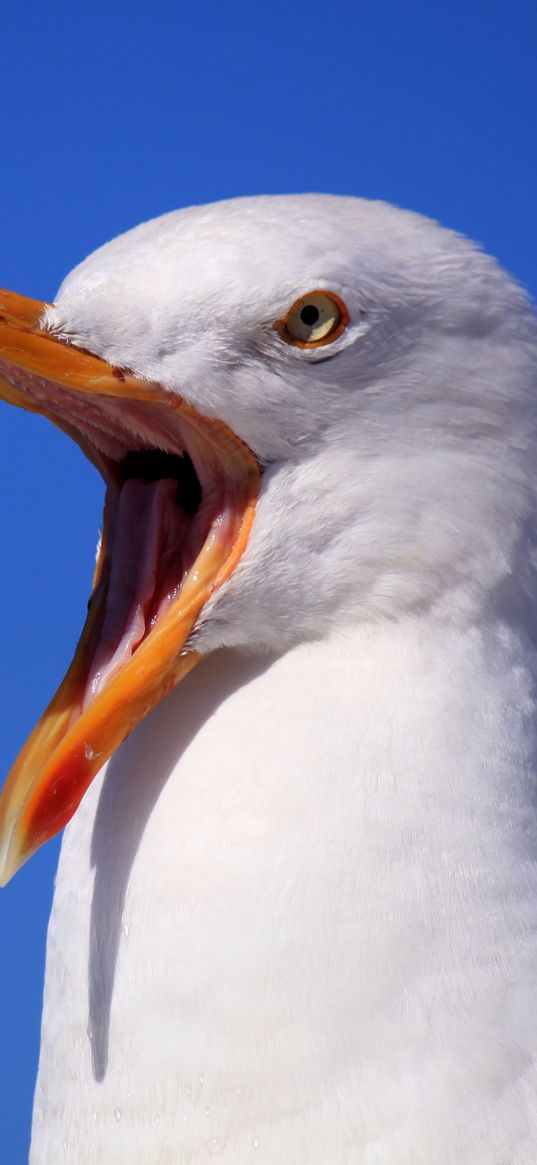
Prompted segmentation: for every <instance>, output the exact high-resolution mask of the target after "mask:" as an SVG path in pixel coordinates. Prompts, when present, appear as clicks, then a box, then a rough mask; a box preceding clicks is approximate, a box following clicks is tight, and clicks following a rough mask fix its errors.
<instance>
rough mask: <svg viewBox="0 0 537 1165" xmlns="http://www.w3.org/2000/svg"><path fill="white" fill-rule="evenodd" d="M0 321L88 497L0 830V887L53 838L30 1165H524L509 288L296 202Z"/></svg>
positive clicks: (517, 587) (343, 205) (22, 375)
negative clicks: (89, 532)
mask: <svg viewBox="0 0 537 1165" xmlns="http://www.w3.org/2000/svg"><path fill="white" fill-rule="evenodd" d="M0 317H1V318H0V393H1V395H2V398H3V399H5V400H7V401H8V402H10V403H12V404H15V405H18V406H21V407H22V408H26V409H28V410H30V411H34V412H37V413H40V414H43V415H44V416H46V417H48V418H49V419H50V420H51V421H52V422H53V423H54V424H56V425H58V426H60V428H62V429H63V430H64V431H65V432H66V433H67V434H68V435H69V436H70V437H72V438H73V439H74V440H75V441H77V442H78V444H79V445H80V446H81V448H82V450H83V452H84V453H85V455H86V456H87V457H89V459H90V460H91V461H92V462H93V463H94V465H95V466H96V468H97V470H98V471H99V472H100V473H101V475H102V477H103V479H104V482H105V486H106V499H105V507H104V518H103V523H102V532H101V537H100V541H99V548H98V552H97V561H96V567H95V578H94V582H93V589H92V593H91V598H90V602H89V608H88V614H87V619H86V623H85V626H84V629H83V631H82V635H81V638H80V641H79V644H78V647H77V649H76V652H75V656H74V660H73V663H72V665H71V667H70V669H69V671H68V673H67V676H66V678H65V680H64V681H63V683H62V685H61V687H60V689H59V691H58V693H57V695H56V696H55V697H54V698H53V700H52V702H51V704H50V705H49V707H48V709H47V711H46V712H45V714H44V716H43V718H42V719H41V720H40V722H39V723H38V725H37V727H36V728H35V729H34V732H33V733H32V735H31V736H30V738H29V741H28V742H27V744H26V745H25V746H24V748H23V749H22V752H21V753H20V755H19V757H18V759H17V760H16V762H15V764H14V766H13V769H12V771H11V773H10V775H9V777H8V779H7V782H6V785H5V788H4V791H3V794H2V799H1V802H0V836H1V843H0V867H1V871H2V880H3V882H6V881H8V880H9V878H10V877H12V875H13V874H14V873H15V872H16V870H17V869H18V868H19V866H20V865H21V864H22V863H23V862H24V861H26V860H27V859H28V858H29V857H30V856H31V855H32V853H33V852H34V851H35V850H36V848H37V847H38V846H40V845H41V844H42V843H43V842H45V841H46V840H47V839H48V838H50V837H51V836H53V835H54V834H55V833H57V832H58V831H59V830H60V829H62V828H63V827H64V826H65V825H66V824H67V822H69V824H68V826H67V829H66V830H65V834H64V838H63V844H62V850H61V857H60V864H59V870H58V875H57V881H56V888H55V895H54V904H53V909H52V915H51V920H50V925H49V932H48V943H47V967H46V981H45V993H44V1009H43V1021H42V1038H41V1052H40V1062H39V1071H38V1079H37V1086H36V1094H35V1103H34V1116H33V1130H32V1146H31V1151H30V1161H31V1165H59V1163H60V1162H62V1163H64V1165H65V1163H67V1165H98V1163H100V1162H103V1163H107V1162H114V1165H127V1163H128V1165H187V1163H189V1165H190V1163H192V1165H198V1163H199V1165H202V1163H204V1162H209V1161H210V1160H212V1159H213V1157H214V1158H215V1159H217V1160H219V1161H221V1162H222V1165H276V1163H277V1165H306V1163H307V1165H535V1161H536V1160H537V1067H536V1057H537V1006H536V995H537V809H536V792H535V789H536V786H535V752H536V743H537V741H536V732H537V729H536V723H537V720H536V715H535V713H536V697H535V680H536V673H537V667H536V655H535V651H536V634H535V631H536V626H537V623H536V619H535V597H536V577H535V571H536V565H537V544H536V533H535V516H536V485H537V468H536V467H537V434H536V425H535V389H536V386H537V330H536V321H535V318H534V316H533V313H532V310H531V307H530V304H529V301H528V298H527V296H526V294H525V293H524V292H523V290H521V288H520V287H519V286H518V285H517V284H516V283H515V282H514V280H513V279H511V278H510V277H509V276H507V275H506V274H505V273H503V272H502V271H501V270H500V268H499V267H498V266H497V265H496V263H495V261H494V260H493V259H492V258H490V257H488V256H487V255H486V254H484V253H483V252H482V251H481V250H480V249H478V248H477V247H476V246H475V245H474V244H472V243H470V242H468V241H467V240H466V239H464V238H462V237H461V236H460V235H458V234H455V233H453V232H451V231H449V230H445V229H443V228H442V227H440V226H438V225H437V224H436V223H435V222H432V221H430V220H428V219H426V218H424V217H421V216H420V215H417V214H414V213H410V212H408V211H402V210H399V209H397V208H394V207H392V206H389V205H387V204H384V203H381V202H369V201H366V200H361V199H355V198H350V197H349V198H343V197H332V196H328V195H296V196H274V197H255V198H243V199H235V200H230V201H227V202H221V203H217V204H214V205H209V206H200V207H192V208H189V209H186V210H180V211H177V212H174V213H171V214H167V215H164V216H163V217H160V218H157V219H156V220H154V221H152V222H148V223H145V224H143V225H141V226H139V227H137V228H136V229H134V230H131V231H128V232H127V233H126V234H124V235H122V236H121V237H119V238H117V239H115V240H114V241H112V242H110V243H108V244H107V245H106V246H104V247H102V248H100V249H99V250H97V251H96V252H95V253H94V254H93V255H91V256H90V257H89V258H88V259H86V260H85V261H84V262H83V263H82V264H81V265H80V266H78V267H77V268H76V269H75V270H74V271H73V272H72V273H71V274H70V275H69V276H68V277H67V279H66V280H65V281H64V283H63V284H62V286H61V288H60V291H59V293H58V296H57V298H56V301H55V303H54V304H43V303H41V302H39V301H36V300H31V299H26V298H23V297H22V296H19V295H16V294H14V293H10V292H2V293H1V295H0ZM66 488H69V487H68V486H67V485H66Z"/></svg>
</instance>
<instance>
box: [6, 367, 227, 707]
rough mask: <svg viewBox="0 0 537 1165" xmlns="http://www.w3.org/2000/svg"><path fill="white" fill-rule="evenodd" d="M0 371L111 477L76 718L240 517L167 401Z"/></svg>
mask: <svg viewBox="0 0 537 1165" xmlns="http://www.w3.org/2000/svg"><path fill="white" fill-rule="evenodd" d="M3 371H4V370H3V368H2V363H1V361H0V373H2V372H3ZM4 375H5V377H6V379H9V381H11V383H13V384H15V385H16V387H19V388H22V389H23V390H24V391H25V392H26V393H27V394H28V395H29V396H30V397H32V398H33V399H35V400H36V401H38V402H39V403H40V404H42V405H43V406H44V407H45V408H46V409H47V411H48V412H49V413H51V414H54V415H56V416H57V417H58V419H59V420H61V421H67V422H68V424H69V425H70V426H71V427H72V429H74V430H77V431H78V433H79V434H80V436H81V438H82V442H83V444H84V447H85V449H86V452H87V453H88V455H89V456H91V458H92V460H94V462H95V463H96V465H97V466H98V468H100V470H101V472H102V474H103V476H104V478H105V481H106V482H107V487H108V489H107V500H106V506H105V540H106V557H105V560H104V563H103V568H102V571H101V578H100V581H99V584H98V588H97V592H96V593H95V596H94V599H93V600H92V601H98V603H99V616H98V619H97V621H96V625H95V627H94V628H93V631H92V633H91V638H90V641H89V644H88V654H87V658H88V661H89V662H88V675H87V681H86V684H85V691H84V696H83V700H82V702H81V705H80V706H79V708H78V709H76V710H75V709H74V710H73V718H76V716H78V715H79V714H80V711H82V709H83V708H85V707H87V705H88V704H89V703H90V702H91V701H92V700H93V699H94V698H95V696H97V695H98V694H99V693H100V692H101V691H102V689H103V687H104V686H105V685H106V684H107V683H108V682H109V680H110V679H111V678H112V676H113V675H115V674H116V672H118V671H119V670H120V669H121V668H122V667H123V666H124V665H125V664H126V663H127V662H128V660H129V659H130V658H131V657H132V655H133V654H134V652H135V651H136V650H137V648H138V647H139V646H140V644H141V643H142V642H143V641H144V639H146V638H147V636H148V635H149V634H150V632H151V630H152V629H153V627H154V626H155V624H156V623H157V622H158V620H159V619H161V618H162V616H163V615H164V614H165V612H166V611H167V610H168V608H169V607H170V604H171V603H173V601H174V599H175V598H176V597H177V595H178V593H179V591H180V590H181V587H182V585H183V583H184V581H185V578H186V576H187V574H188V573H189V571H190V570H191V568H192V567H193V565H194V563H195V561H196V559H197V557H198V555H199V554H200V552H201V550H202V548H203V545H204V543H205V542H206V540H207V538H208V537H209V534H210V531H211V527H213V526H220V527H222V525H224V526H226V525H227V523H228V520H230V521H231V522H232V524H235V523H236V521H237V514H235V513H234V512H233V499H232V498H231V499H230V498H228V497H227V496H226V486H225V483H224V481H223V480H222V476H221V471H219V468H218V466H216V465H215V461H214V456H213V455H212V453H211V450H210V449H209V447H208V445H207V442H205V441H204V440H202V439H200V437H199V434H196V433H193V432H192V431H187V428H186V427H185V424H184V422H183V421H182V420H181V418H180V417H179V416H178V415H177V412H176V411H175V410H173V409H172V408H170V407H169V406H167V405H158V404H153V403H149V402H143V403H140V402H134V401H125V400H124V399H121V398H115V397H103V396H101V397H98V396H93V397H88V396H84V395H83V394H81V393H78V392H74V391H71V390H69V389H65V388H61V387H59V386H57V385H54V384H52V383H51V382H50V381H46V380H43V379H42V378H40V377H37V376H35V375H33V374H30V373H27V372H23V371H20V370H17V369H14V368H12V367H9V368H8V367H7V366H6V369H5V372H4ZM188 428H189V427H188Z"/></svg>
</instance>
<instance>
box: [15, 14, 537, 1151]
mask: <svg viewBox="0 0 537 1165" xmlns="http://www.w3.org/2000/svg"><path fill="white" fill-rule="evenodd" d="M2 40H3V53H2V118H1V120H0V150H1V158H2V183H1V205H2V214H1V217H0V233H1V252H0V253H1V257H2V271H1V273H0V285H3V286H5V287H9V288H12V289H14V290H17V291H20V292H23V293H26V294H28V295H31V296H35V297H37V298H44V299H49V298H52V297H53V296H54V292H55V290H56V288H57V286H58V284H59V282H60V280H61V278H62V276H63V275H64V274H65V273H66V272H67V271H68V270H69V269H70V268H71V267H72V266H73V265H74V264H75V263H77V262H78V261H79V260H80V259H82V258H83V257H84V255H86V254H87V253H88V252H89V251H91V250H92V249H93V248H94V247H96V246H97V245H98V244H100V243H102V242H104V241H105V240H107V239H109V238H111V237H112V236H113V235H115V234H117V233H119V232H120V231H122V230H125V229H126V228H128V227H130V226H133V225H134V224H135V223H137V222H139V221H141V220H143V219H147V218H151V217H153V216H154V215H156V214H160V213H162V212H163V211H166V210H170V209H172V208H174V207H177V206H183V205H188V204H189V203H193V202H205V201H212V200H213V199H218V198H224V197H230V196H232V195H238V194H255V193H271V192H288V191H304V190H316V191H317V190H320V191H330V192H334V193H348V194H358V195H363V196H366V197H370V198H383V199H387V200H388V201H391V202H395V203H397V204H399V205H401V206H405V207H409V208H412V209H414V210H419V211H422V212H423V213H425V214H429V215H431V216H433V217H434V218H438V219H440V220H441V221H442V222H444V223H445V224H446V225H448V226H450V227H454V228H456V229H458V230H460V231H463V232H464V233H465V234H468V235H470V236H472V237H474V238H476V239H478V240H479V241H480V242H481V243H482V244H483V246H484V247H486V249H487V250H490V251H491V252H493V253H494V254H496V255H497V256H498V258H499V259H500V261H501V262H502V264H503V265H504V266H506V267H507V268H508V269H509V270H511V271H512V272H513V273H514V274H515V275H517V276H518V278H520V279H521V280H522V281H523V282H524V283H525V284H526V285H527V286H528V287H529V289H530V291H532V293H533V294H534V295H535V294H536V293H537V246H536V231H535V215H536V207H537V154H536V142H537V125H536V120H537V115H536V110H537V8H536V6H535V0H527V2H522V0H512V2H511V3H510V4H508V5H507V4H503V3H498V2H496V0H486V2H485V0H483V2H480V0H474V2H473V3H468V0H463V2H461V0H452V2H451V3H450V4H445V3H442V4H440V3H434V2H433V3H431V2H430V0H429V2H428V3H425V2H424V3H418V2H416V0H406V2H405V3H402V2H394V0H375V2H374V3H373V4H371V3H370V4H367V5H364V4H359V3H358V2H357V0H352V2H348V3H338V2H337V0H334V2H333V3H332V4H326V3H320V2H318V0H311V2H310V3H307V4H298V3H294V4H293V3H285V4H284V3H282V2H281V0H271V3H270V4H256V3H252V0H240V2H235V0H230V2H229V3H227V4H216V3H204V0H198V2H197V3H196V4H183V3H181V0H173V2H170V3H162V2H161V0H154V2H153V4H152V5H151V6H148V5H146V4H142V3H139V2H138V0H129V3H125V2H118V3H114V4H110V3H108V4H105V3H103V2H102V0H93V2H92V4H91V5H90V4H85V3H83V2H82V3H79V4H71V3H70V4H67V3H57V2H56V3H55V2H54V0H52V2H49V3H48V4H47V5H43V4H37V3H36V0H29V2H28V3H26V4H24V5H21V6H19V12H18V13H17V12H16V10H15V5H9V6H7V7H6V8H5V10H4V12H3V14H2ZM0 423H1V425H2V443H1V450H2V456H1V458H0V529H1V531H2V545H3V562H4V568H3V570H2V571H1V572H0V610H1V611H2V612H3V620H2V652H1V654H0V724H1V731H0V773H1V774H2V776H3V775H4V774H5V773H6V772H7V771H8V768H9V766H10V764H11V762H12V760H13V757H14V755H15V754H16V752H17V751H18V749H19V747H20V745H21V744H22V743H23V741H24V739H25V738H26V736H27V734H28V732H29V730H30V729H31V727H32V726H33V724H34V722H35V720H36V719H37V717H38V716H39V714H40V713H41V711H42V710H43V708H44V706H45V704H46V703H47V702H48V699H49V697H50V696H51V695H52V692H53V691H54V690H55V688H56V686H57V684H58V681H59V680H60V678H61V676H62V675H63V672H64V670H65V668H66V665H67V663H68V661H69V659H70V656H71V653H72V649H73V647H74V644H75V641H76V638H77V634H78V631H79V629H80V625H81V621H82V617H83V614H84V611H85V602H86V598H87V594H88V588H89V580H90V576H91V567H92V561H93V554H94V544H95V539H96V530H97V527H98V524H99V511H100V506H101V499H102V489H101V485H100V482H99V480H98V478H97V476H96V474H95V472H94V471H93V470H92V469H91V468H90V466H89V465H87V464H85V462H84V460H83V458H82V455H81V454H80V452H79V450H78V449H77V448H76V447H75V446H71V444H70V443H69V442H68V440H67V439H66V438H65V437H63V436H62V435H61V434H60V433H58V432H56V431H55V430H53V429H52V427H50V426H47V424H46V423H45V422H44V421H41V420H39V419H38V418H33V417H30V416H28V415H23V414H19V413H18V412H16V411H15V410H13V409H9V408H8V407H7V406H5V405H2V406H0ZM57 855H58V845H57V843H51V844H50V845H48V846H47V847H46V848H45V849H44V850H42V851H41V852H40V853H39V854H38V855H37V856H36V857H35V858H34V859H33V860H32V862H31V863H30V864H29V865H28V866H26V867H25V868H24V869H23V870H22V871H21V873H20V874H19V875H18V876H17V878H16V879H15V881H14V882H13V883H12V884H11V885H10V886H9V887H8V888H7V889H6V890H4V891H2V892H1V895H0V935H1V939H0V943H1V945H0V950H1V958H0V1146H1V1148H0V1154H1V1159H2V1162H5V1163H6V1165H22V1163H23V1162H24V1161H25V1160H26V1155H27V1145H28V1137H29V1127H30V1114H31V1100H32V1090H33V1080H34V1074H35V1067H36V1061H37V1049H38V1040H39V1021H40V1011H41V989H42V979H43V964H44V943H45V933H46V923H47V917H48V912H49V909H50V901H51V895H52V883H53V877H54V869H55V864H56V861H57Z"/></svg>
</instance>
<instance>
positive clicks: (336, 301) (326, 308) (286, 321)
mask: <svg viewBox="0 0 537 1165" xmlns="http://www.w3.org/2000/svg"><path fill="white" fill-rule="evenodd" d="M349 319H350V317H349V312H348V309H347V307H346V305H345V304H344V302H343V300H342V299H341V298H340V296H339V295H336V293H335V291H326V289H325V288H324V287H319V288H315V290H313V291H308V292H307V293H306V294H305V295H301V296H300V298H299V299H296V300H295V302H294V303H293V304H292V306H291V307H290V308H289V311H288V312H287V315H286V316H284V318H283V319H281V320H277V321H276V323H275V324H274V327H275V329H276V331H277V332H278V333H279V335H280V336H281V338H282V340H285V342H286V344H291V345H292V346H293V347H294V348H323V347H324V346H325V345H326V344H333V342H334V340H337V338H338V336H340V335H341V333H342V332H343V331H344V330H345V328H346V327H347V324H348V322H349Z"/></svg>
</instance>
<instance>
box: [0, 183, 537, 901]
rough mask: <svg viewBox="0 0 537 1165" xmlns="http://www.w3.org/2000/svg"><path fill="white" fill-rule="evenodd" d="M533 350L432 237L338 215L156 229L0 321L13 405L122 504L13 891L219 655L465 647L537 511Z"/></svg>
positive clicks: (2, 384)
mask: <svg viewBox="0 0 537 1165" xmlns="http://www.w3.org/2000/svg"><path fill="white" fill-rule="evenodd" d="M535 352H536V340H535V324H534V321H533V318H532V316H531V312H530V310H529V307H528V303H527V299H526V297H525V295H524V294H523V292H522V291H521V290H520V289H519V288H518V286H517V285H516V284H515V283H514V282H513V281H512V280H510V279H509V278H508V277H507V276H506V275H505V274H504V273H503V272H501V271H500V270H499V268H498V267H497V266H496V264H495V263H494V261H493V260H492V259H490V258H489V257H487V256H486V255H484V254H483V253H482V252H480V251H479V250H478V249H477V248H476V247H475V246H473V245H472V244H470V243H468V242H467V241H466V240H465V239H463V238H461V237H460V236H458V235H456V234H453V233H452V232H449V231H446V230H443V229H442V228H440V227H438V226H437V225H436V224H435V223H433V222H431V221H430V220H427V219H424V218H422V217H420V216H418V215H414V214H410V213H408V212H403V211H400V210H397V209H395V208H393V207H390V206H387V205H385V204H382V203H369V202H365V201H362V200H358V199H352V198H336V197H329V196H313V195H310V196H292V197H267V198H251V199H239V200H233V201H230V202H227V203H219V204H215V205H213V206H207V207H195V208H191V209H188V210H183V211H178V212H175V213H172V214H168V215H164V216H163V217H161V218H159V219H156V220H154V221H153V222H150V223H146V224H143V225H142V226H140V227H137V228H136V229H135V230H132V231H129V232H127V233H126V234H125V235H122V236H121V237H119V238H118V239H115V240H114V241H113V242H111V243H109V244H107V245H106V246H104V247H102V248H100V249H99V250H98V251H96V252H95V253H94V254H93V255H91V256H90V257H89V258H88V259H86V260H85V262H83V263H82V264H81V265H80V266H79V267H77V268H76V269H75V270H74V271H73V272H72V273H71V274H70V275H69V276H68V277H67V279H66V280H65V282H64V283H63V284H62V287H61V288H60V291H59V293H58V296H57V298H56V301H55V303H54V304H52V305H44V304H40V303H37V302H36V301H33V300H23V299H22V298H21V297H19V296H14V295H10V294H9V293H3V295H2V298H1V299H0V378H1V381H0V394H1V395H2V396H4V398H5V399H7V400H8V401H10V402H12V403H14V404H18V405H21V406H22V407H23V408H27V409H30V410H33V411H37V412H41V413H44V414H45V415H46V416H48V417H49V418H50V419H51V420H52V421H53V422H54V423H56V424H58V425H60V427H61V428H63V429H64V430H65V431H66V432H67V433H69V434H70V435H71V436H72V437H74V439H75V440H76V441H77V442H78V443H79V445H80V446H81V447H82V449H83V450H84V452H85V453H86V455H87V456H88V457H89V458H90V459H91V460H92V461H93V462H94V463H95V465H96V466H97V468H98V469H99V470H100V472H101V473H102V475H103V477H104V479H105V482H106V486H107V495H106V502H105V514H104V521H103V532H102V539H101V544H100V549H99V553H98V560H97V568H96V574H95V580H94V589H93V594H92V598H91V600H90V606H89V612H88V619H87V622H86V625H85V628H84V631H83V633H82V637H81V640H80V643H79V645H78V648H77V651H76V654H75V658H74V661H73V664H72V665H71V668H70V670H69V672H68V674H67V676H66V679H65V680H64V682H63V684H62V686H61V687H60V689H59V692H58V693H57V695H56V696H55V698H54V699H53V701H52V703H51V705H50V706H49V708H48V709H47V712H46V713H45V715H44V717H43V719H42V720H41V721H40V723H39V724H38V725H37V727H36V729H35V730H34V733H33V734H32V736H31V737H30V739H29V741H28V743H27V744H26V746H25V747H24V749H23V750H22V753H21V754H20V756H19V758H18V760H17V761H16V763H15V765H14V768H13V770H12V773H11V774H10V777H9V778H8V782H7V784H6V787H5V789H4V792H3V795H2V799H1V801H0V835H1V844H0V857H1V863H2V866H3V869H4V879H5V880H7V878H9V877H10V876H11V875H12V873H13V872H14V871H15V870H16V869H17V868H18V866H19V865H20V864H22V862H23V861H25V860H26V859H27V857H29V856H30V854H31V853H32V852H33V851H34V850H35V849H36V847H37V846H38V845H39V844H41V842H42V841H44V840H46V839H47V838H48V837H50V836H52V834H54V833H56V832H57V831H58V830H59V829H60V828H61V827H62V826H63V825H64V824H65V823H66V821H67V820H68V819H69V818H70V816H71V815H72V813H73V812H74V811H75V809H76V807H77V805H78V803H79V802H80V799H81V797H82V796H83V794H84V792H85V790H86V789H87V787H88V785H89V783H90V781H91V780H92V778H93V776H94V775H95V774H96V772H98V770H99V769H100V768H101V766H102V764H103V763H104V761H105V760H106V759H107V758H108V757H109V756H110V755H111V753H112V752H113V751H114V749H115V748H117V747H118V746H119V745H120V744H121V742H122V740H123V739H124V738H125V736H126V735H127V734H128V732H130V730H131V729H132V728H133V727H134V725H135V724H136V723H137V721H139V720H140V719H141V717H142V716H143V715H145V713H146V712H147V711H148V710H149V709H150V708H151V707H152V706H154V704H155V703H156V702H157V701H158V700H159V699H160V698H161V697H162V696H163V695H164V694H165V692H166V691H168V690H169V689H170V688H171V687H172V686H173V685H174V684H176V683H177V682H178V681H179V680H180V679H181V678H182V676H183V675H184V674H185V673H186V671H188V670H189V668H190V667H191V666H193V664H194V663H196V662H197V661H198V660H199V659H200V658H201V657H202V656H204V655H206V654H208V653H209V652H210V651H212V650H214V649H215V648H217V647H221V646H226V647H235V648H247V649H252V648H253V649H255V650H276V651H284V650H286V649H288V648H289V647H291V646H292V645H293V644H294V643H296V642H297V641H300V640H303V639H306V638H312V637H323V636H329V635H330V634H332V633H335V632H336V631H337V632H339V631H341V630H343V632H344V631H345V629H346V628H348V627H350V626H352V625H354V624H356V622H358V621H370V622H375V621H378V620H379V619H397V618H399V617H401V616H402V615H404V614H405V613H408V612H416V611H417V612H425V611H427V612H430V613H432V615H433V617H435V618H438V619H449V620H459V621H460V620H461V619H462V620H464V619H466V620H467V619H469V618H472V617H473V616H474V615H475V612H476V610H478V609H481V607H482V606H483V604H484V603H486V601H487V599H488V597H489V596H490V595H491V593H492V591H493V590H494V588H496V587H497V586H498V585H499V584H500V583H501V582H502V581H503V580H504V579H505V578H506V577H508V576H509V573H510V571H511V570H512V557H513V553H514V549H515V547H516V545H517V543H518V542H519V540H520V538H521V536H522V531H523V529H524V525H525V523H526V522H527V520H528V519H529V516H530V515H531V513H532V511H533V507H534V481H533V474H532V468H531V467H532V464H533V463H534V455H535V428H534V419H533V397H532V387H534V379H535Z"/></svg>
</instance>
